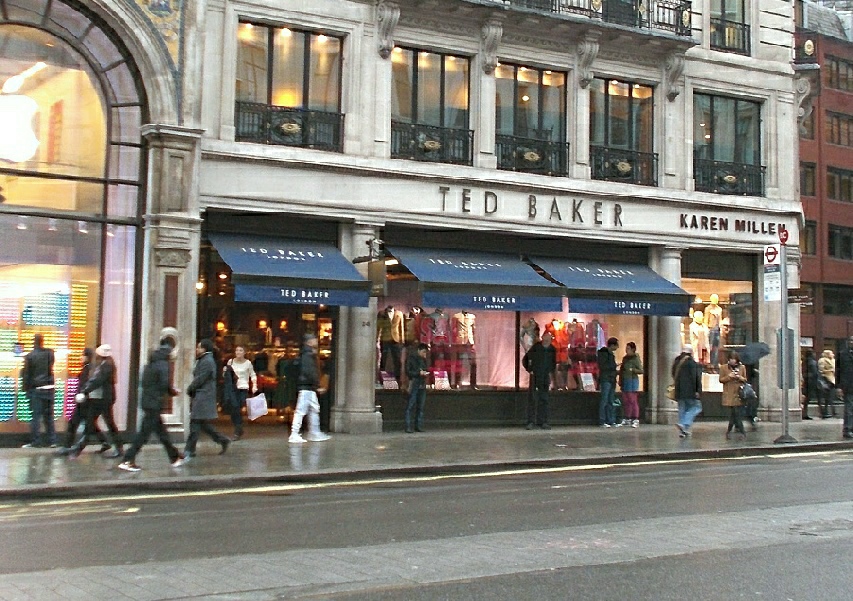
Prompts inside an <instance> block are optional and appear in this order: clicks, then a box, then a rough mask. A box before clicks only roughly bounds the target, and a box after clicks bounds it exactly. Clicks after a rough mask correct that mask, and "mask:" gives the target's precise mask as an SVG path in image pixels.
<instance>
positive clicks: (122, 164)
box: [110, 144, 141, 181]
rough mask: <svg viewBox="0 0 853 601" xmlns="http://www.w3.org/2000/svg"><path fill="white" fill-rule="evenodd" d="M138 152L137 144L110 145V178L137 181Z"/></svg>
mask: <svg viewBox="0 0 853 601" xmlns="http://www.w3.org/2000/svg"><path fill="white" fill-rule="evenodd" d="M140 152H141V151H140V149H139V147H138V146H122V145H120V144H112V145H110V178H111V179H123V180H128V181H137V180H138V179H139V160H140Z"/></svg>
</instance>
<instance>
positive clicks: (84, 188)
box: [0, 173, 104, 214]
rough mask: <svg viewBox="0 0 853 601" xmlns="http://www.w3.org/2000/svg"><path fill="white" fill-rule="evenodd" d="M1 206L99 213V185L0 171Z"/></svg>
mask: <svg viewBox="0 0 853 601" xmlns="http://www.w3.org/2000/svg"><path fill="white" fill-rule="evenodd" d="M0 190H1V191H0V194H2V195H3V196H4V197H5V198H6V200H5V201H3V204H4V205H7V206H11V205H17V206H25V207H37V208H40V209H53V210H56V211H76V212H83V213H96V214H100V213H101V212H103V198H104V186H103V184H97V183H89V182H79V181H72V180H66V179H44V178H40V177H20V176H16V175H7V174H2V173H0Z"/></svg>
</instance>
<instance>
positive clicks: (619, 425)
mask: <svg viewBox="0 0 853 601" xmlns="http://www.w3.org/2000/svg"><path fill="white" fill-rule="evenodd" d="M624 425H625V422H624V421H621V422H619V423H618V424H613V427H614V428H621V427H622V426H624Z"/></svg>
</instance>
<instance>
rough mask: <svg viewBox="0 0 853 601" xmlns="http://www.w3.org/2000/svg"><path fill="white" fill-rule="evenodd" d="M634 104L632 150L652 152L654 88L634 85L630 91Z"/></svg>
mask: <svg viewBox="0 0 853 601" xmlns="http://www.w3.org/2000/svg"><path fill="white" fill-rule="evenodd" d="M631 94H632V97H633V103H634V104H633V106H634V116H633V119H634V130H633V140H632V141H633V146H632V150H639V151H640V152H653V151H654V148H655V140H654V88H651V87H649V86H641V85H634V86H633V90H632V91H631Z"/></svg>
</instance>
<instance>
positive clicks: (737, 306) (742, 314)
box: [681, 278, 755, 371]
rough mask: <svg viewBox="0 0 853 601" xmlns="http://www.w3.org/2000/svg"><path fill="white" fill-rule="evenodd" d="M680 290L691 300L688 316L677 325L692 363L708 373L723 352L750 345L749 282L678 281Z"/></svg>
mask: <svg viewBox="0 0 853 601" xmlns="http://www.w3.org/2000/svg"><path fill="white" fill-rule="evenodd" d="M681 287H682V288H684V289H685V290H687V291H688V292H690V294H692V295H693V296H694V298H693V304H692V306H691V309H690V315H686V316H685V317H684V319H683V320H682V322H681V343H682V345H690V346H691V347H692V348H693V355H694V358H695V359H696V361H698V362H699V363H701V364H703V365H705V366H706V368H707V369H708V370H709V371H713V370H715V369H716V367H717V365H718V364H719V362H720V361H721V360H722V358H723V354H722V351H724V350H725V349H727V348H732V349H735V350H736V349H737V348H738V347H741V346H743V345H745V344H749V343H750V342H753V331H754V327H755V324H754V315H753V306H752V302H753V283H752V282H751V281H733V280H704V279H699V278H682V280H681Z"/></svg>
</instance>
